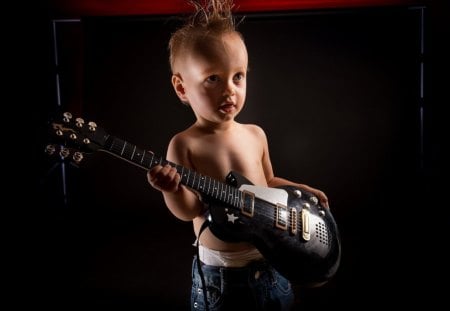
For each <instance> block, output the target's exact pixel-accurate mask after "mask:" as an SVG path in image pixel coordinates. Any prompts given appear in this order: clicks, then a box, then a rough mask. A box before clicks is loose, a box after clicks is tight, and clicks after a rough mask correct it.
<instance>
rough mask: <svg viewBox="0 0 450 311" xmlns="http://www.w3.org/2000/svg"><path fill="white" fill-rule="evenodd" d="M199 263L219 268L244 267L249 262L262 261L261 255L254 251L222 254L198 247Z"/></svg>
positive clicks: (254, 249)
mask: <svg viewBox="0 0 450 311" xmlns="http://www.w3.org/2000/svg"><path fill="white" fill-rule="evenodd" d="M198 252H199V256H200V261H201V262H203V263H204V264H206V265H210V266H219V267H234V268H239V267H245V266H246V265H248V264H249V263H250V262H252V261H255V260H261V259H263V255H261V253H260V252H259V251H258V250H257V249H256V248H251V249H246V250H242V251H237V252H222V251H216V250H213V249H209V248H207V247H205V246H203V245H201V244H200V245H199V246H198Z"/></svg>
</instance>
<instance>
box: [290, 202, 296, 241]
mask: <svg viewBox="0 0 450 311" xmlns="http://www.w3.org/2000/svg"><path fill="white" fill-rule="evenodd" d="M290 220H291V234H292V235H296V234H297V209H295V208H294V207H292V208H291V219H290Z"/></svg>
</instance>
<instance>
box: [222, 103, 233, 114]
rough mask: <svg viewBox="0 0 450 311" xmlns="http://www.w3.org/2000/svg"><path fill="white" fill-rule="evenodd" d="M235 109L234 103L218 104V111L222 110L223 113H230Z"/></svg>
mask: <svg viewBox="0 0 450 311" xmlns="http://www.w3.org/2000/svg"><path fill="white" fill-rule="evenodd" d="M235 109H236V107H235V105H234V104H223V105H220V107H219V111H221V112H223V113H230V112H232V111H234V110H235Z"/></svg>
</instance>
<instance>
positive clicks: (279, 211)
mask: <svg viewBox="0 0 450 311" xmlns="http://www.w3.org/2000/svg"><path fill="white" fill-rule="evenodd" d="M288 215H289V213H288V211H287V207H286V206H284V205H282V204H277V207H276V218H275V226H276V227H278V228H280V229H283V230H287V226H288Z"/></svg>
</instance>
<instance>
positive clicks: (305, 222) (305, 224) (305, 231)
mask: <svg viewBox="0 0 450 311" xmlns="http://www.w3.org/2000/svg"><path fill="white" fill-rule="evenodd" d="M309 208H310V206H309V204H308V203H305V204H304V205H303V208H302V212H301V217H302V238H303V240H305V241H309V240H310V239H311V233H310V232H309V216H310V212H309Z"/></svg>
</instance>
